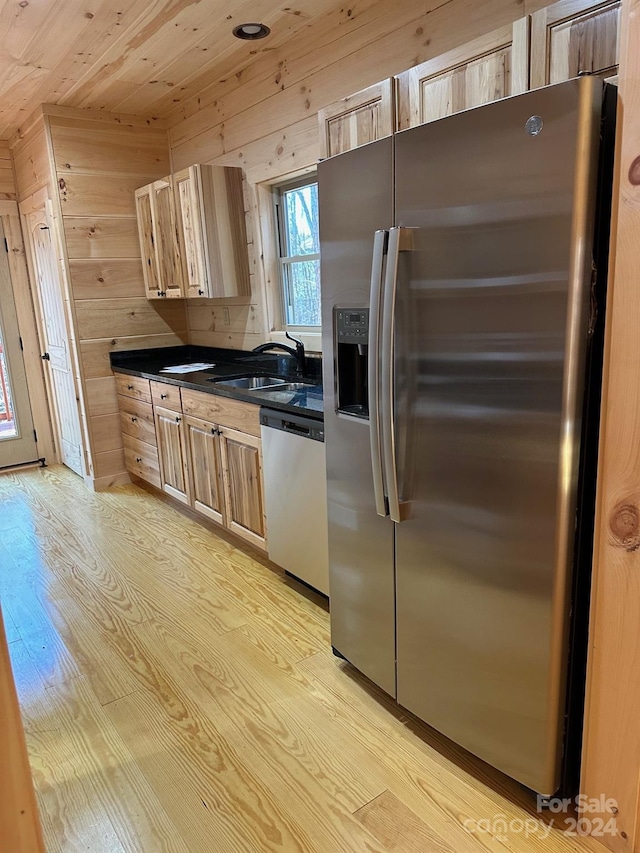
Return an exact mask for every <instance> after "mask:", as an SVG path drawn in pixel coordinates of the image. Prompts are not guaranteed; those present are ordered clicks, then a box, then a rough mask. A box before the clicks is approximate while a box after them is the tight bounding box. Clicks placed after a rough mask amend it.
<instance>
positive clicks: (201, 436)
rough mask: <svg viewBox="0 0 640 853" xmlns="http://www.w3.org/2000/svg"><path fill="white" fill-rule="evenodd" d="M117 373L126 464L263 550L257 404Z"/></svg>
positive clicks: (131, 470) (172, 495)
mask: <svg viewBox="0 0 640 853" xmlns="http://www.w3.org/2000/svg"><path fill="white" fill-rule="evenodd" d="M116 379H117V382H118V390H119V392H120V393H119V394H118V402H119V406H120V423H121V426H122V441H123V444H124V454H125V461H126V465H127V470H128V471H129V472H130V473H131V474H133V475H134V476H135V477H139V478H140V479H141V480H146V481H147V482H148V483H151V485H153V486H155V487H156V488H158V489H162V491H164V492H166V493H167V494H168V495H171V497H173V498H175V499H176V500H179V501H180V502H181V503H184V504H187V505H188V506H191V507H193V509H195V510H196V511H197V512H199V513H201V514H202V515H203V516H205V517H206V518H208V519H211V521H215V522H216V523H217V524H220V525H223V526H224V527H226V528H227V529H228V530H231V531H233V533H235V534H236V535H237V536H241V537H242V538H243V539H245V540H246V541H247V542H250V543H251V544H252V545H253V546H254V547H256V548H259V549H261V550H266V548H267V531H266V524H265V516H264V491H263V485H262V442H261V440H260V418H259V408H258V406H254V405H251V404H250V403H244V402H241V401H240V400H232V399H229V398H227V397H217V396H213V395H211V394H205V393H203V392H201V391H192V390H190V389H185V388H182V389H180V388H179V387H178V386H176V385H171V384H168V383H162V382H156V381H153V382H151V383H149V380H148V379H140V378H138V377H129V376H127V377H122V376H121V375H117V376H116ZM152 401H153V402H152Z"/></svg>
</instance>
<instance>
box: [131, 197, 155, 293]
mask: <svg viewBox="0 0 640 853" xmlns="http://www.w3.org/2000/svg"><path fill="white" fill-rule="evenodd" d="M151 193H152V185H151V184H148V185H147V186H146V187H140V189H139V190H136V215H137V217H138V237H139V239H140V254H141V255H142V274H143V276H144V286H145V290H146V293H147V299H155V298H156V297H157V296H159V295H160V293H159V292H160V284H159V280H158V263H157V261H156V250H155V241H154V236H153V211H152V206H151Z"/></svg>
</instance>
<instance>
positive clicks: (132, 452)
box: [122, 433, 160, 489]
mask: <svg viewBox="0 0 640 853" xmlns="http://www.w3.org/2000/svg"><path fill="white" fill-rule="evenodd" d="M122 442H123V444H124V461H125V465H126V466H127V471H129V472H130V473H131V474H134V475H135V476H136V477H140V479H141V480H146V481H147V483H151V485H152V486H156V488H158V489H159V488H160V465H159V463H158V450H157V448H156V447H154V446H153V445H151V444H147V443H146V442H144V441H140V440H139V439H137V438H132V437H131V436H130V435H127V434H126V433H125V434H124V435H123V436H122Z"/></svg>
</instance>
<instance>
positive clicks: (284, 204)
mask: <svg viewBox="0 0 640 853" xmlns="http://www.w3.org/2000/svg"><path fill="white" fill-rule="evenodd" d="M275 202H276V214H277V227H278V244H279V249H280V281H281V284H282V304H283V318H284V322H285V325H287V326H296V327H301V326H302V327H311V328H314V329H315V330H317V329H318V327H319V326H320V322H321V321H320V236H319V233H318V184H317V181H316V180H315V179H314V178H312V179H310V178H309V176H308V175H306V176H305V178H304V179H303V180H298V181H296V182H295V183H294V182H292V183H288V184H282V185H281V186H279V187H276V192H275Z"/></svg>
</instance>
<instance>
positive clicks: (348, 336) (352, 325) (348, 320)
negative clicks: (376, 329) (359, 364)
mask: <svg viewBox="0 0 640 853" xmlns="http://www.w3.org/2000/svg"><path fill="white" fill-rule="evenodd" d="M336 326H337V332H338V343H339V344H366V343H368V342H369V309H368V308H355V309H349V308H338V309H336Z"/></svg>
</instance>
